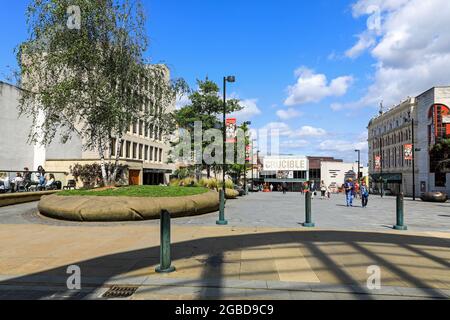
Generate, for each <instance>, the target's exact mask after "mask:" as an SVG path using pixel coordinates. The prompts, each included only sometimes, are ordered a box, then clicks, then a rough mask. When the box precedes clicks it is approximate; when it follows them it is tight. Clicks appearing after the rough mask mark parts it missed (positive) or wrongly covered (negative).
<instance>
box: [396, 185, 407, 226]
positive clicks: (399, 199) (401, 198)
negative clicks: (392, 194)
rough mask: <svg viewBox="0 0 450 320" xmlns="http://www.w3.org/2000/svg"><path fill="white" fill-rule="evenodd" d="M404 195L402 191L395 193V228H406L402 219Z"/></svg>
mask: <svg viewBox="0 0 450 320" xmlns="http://www.w3.org/2000/svg"><path fill="white" fill-rule="evenodd" d="M403 201H404V196H403V193H400V194H399V195H397V224H396V225H395V226H394V229H395V230H408V227H407V226H405V224H404V223H405V220H404V205H403Z"/></svg>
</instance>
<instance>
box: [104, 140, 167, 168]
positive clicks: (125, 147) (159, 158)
mask: <svg viewBox="0 0 450 320" xmlns="http://www.w3.org/2000/svg"><path fill="white" fill-rule="evenodd" d="M111 151H112V154H113V155H115V154H116V140H115V139H112V142H111ZM120 158H122V159H130V160H142V161H146V162H156V163H163V161H164V153H163V149H161V148H157V147H152V146H148V145H144V144H142V143H136V142H131V141H124V142H123V143H122V147H121V149H120Z"/></svg>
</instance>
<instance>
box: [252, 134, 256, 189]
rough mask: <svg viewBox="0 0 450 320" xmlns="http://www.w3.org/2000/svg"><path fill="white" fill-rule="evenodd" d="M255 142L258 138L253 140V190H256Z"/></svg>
mask: <svg viewBox="0 0 450 320" xmlns="http://www.w3.org/2000/svg"><path fill="white" fill-rule="evenodd" d="M255 142H256V139H253V140H252V192H254V190H255V175H254V173H255V152H254V151H255Z"/></svg>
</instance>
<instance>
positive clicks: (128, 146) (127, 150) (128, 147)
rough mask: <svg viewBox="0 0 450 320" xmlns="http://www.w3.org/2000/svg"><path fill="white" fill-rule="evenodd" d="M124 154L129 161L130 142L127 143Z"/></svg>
mask: <svg viewBox="0 0 450 320" xmlns="http://www.w3.org/2000/svg"><path fill="white" fill-rule="evenodd" d="M126 146H127V147H126V154H127V156H126V158H127V159H130V155H131V142H130V141H127V143H126Z"/></svg>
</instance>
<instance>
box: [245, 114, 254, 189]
mask: <svg viewBox="0 0 450 320" xmlns="http://www.w3.org/2000/svg"><path fill="white" fill-rule="evenodd" d="M251 125H252V122H251V121H245V122H244V141H245V155H246V156H245V160H244V194H245V195H248V187H247V150H248V149H247V126H251Z"/></svg>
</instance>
